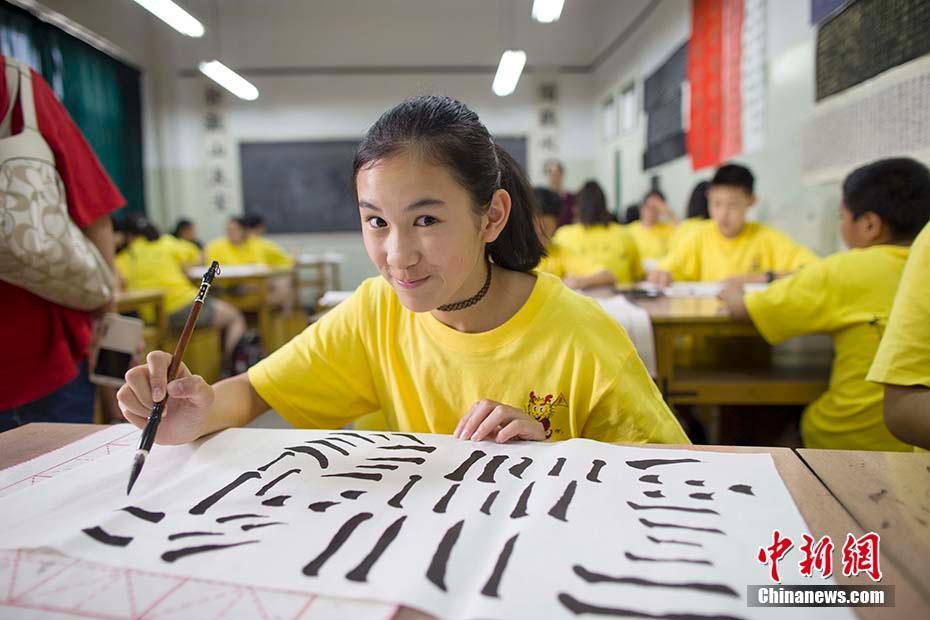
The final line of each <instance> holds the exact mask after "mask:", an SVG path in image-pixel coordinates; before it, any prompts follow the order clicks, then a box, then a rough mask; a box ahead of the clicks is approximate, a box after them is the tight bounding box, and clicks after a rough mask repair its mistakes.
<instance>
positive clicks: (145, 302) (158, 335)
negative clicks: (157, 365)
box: [116, 289, 168, 353]
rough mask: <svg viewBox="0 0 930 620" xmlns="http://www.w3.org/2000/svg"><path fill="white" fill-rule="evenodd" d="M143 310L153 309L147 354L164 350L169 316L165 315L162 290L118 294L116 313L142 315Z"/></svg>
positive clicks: (148, 328)
mask: <svg viewBox="0 0 930 620" xmlns="http://www.w3.org/2000/svg"><path fill="white" fill-rule="evenodd" d="M143 308H153V309H154V313H155V321H154V323H153V324H152V325H151V326H150V327H147V328H146V331H145V332H144V333H145V347H146V353H148V352H149V351H154V350H155V349H163V348H164V346H165V339H166V338H167V337H168V315H167V313H165V294H164V291H162V290H160V289H139V290H135V291H120V292H118V293H117V294H116V311H117V312H119V313H120V314H129V313H135V314H137V315H138V314H140V310H142V309H143Z"/></svg>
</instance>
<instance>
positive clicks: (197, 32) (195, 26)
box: [136, 0, 203, 37]
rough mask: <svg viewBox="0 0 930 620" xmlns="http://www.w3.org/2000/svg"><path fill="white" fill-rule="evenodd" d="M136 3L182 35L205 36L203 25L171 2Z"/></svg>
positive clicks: (142, 0) (169, 0) (154, 0)
mask: <svg viewBox="0 0 930 620" xmlns="http://www.w3.org/2000/svg"><path fill="white" fill-rule="evenodd" d="M136 3H138V4H139V5H141V6H142V8H144V9H145V10H146V11H148V12H149V13H151V14H152V15H154V16H155V17H157V18H158V19H160V20H162V21H163V22H165V23H166V24H168V25H169V26H171V27H172V28H174V29H175V30H177V31H178V32H180V33H181V34H186V35H187V36H189V37H202V36H203V24H201V23H200V22H199V21H197V18H196V17H194V16H193V15H191V14H190V13H188V12H187V11H185V10H184V9H182V8H181V7H179V6H178V5H177V4H175V3H174V2H172V1H171V0H136Z"/></svg>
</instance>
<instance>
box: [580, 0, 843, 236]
mask: <svg viewBox="0 0 930 620" xmlns="http://www.w3.org/2000/svg"><path fill="white" fill-rule="evenodd" d="M809 9H810V3H809V0H769V1H768V2H767V3H766V11H767V41H766V48H767V49H766V55H767V67H766V71H767V81H766V85H767V99H766V142H765V146H764V148H762V149H761V150H759V151H757V152H753V153H744V154H741V155H738V156H736V157H734V158H733V159H734V160H735V161H738V162H742V163H745V164H746V165H748V166H749V167H750V168H751V169H752V170H753V173H754V174H755V176H756V193H757V195H758V196H759V200H760V202H759V205H758V207H757V208H756V209H755V214H754V217H755V218H757V219H759V220H763V221H766V222H768V223H770V224H772V225H774V226H776V227H778V228H780V229H782V230H784V231H785V232H787V233H788V234H790V235H791V236H792V237H794V238H795V239H796V240H797V241H799V242H801V243H804V244H806V245H808V246H810V247H812V248H813V249H815V250H816V251H818V252H820V253H829V252H832V251H834V250H836V249H838V239H837V233H836V221H837V211H836V209H837V208H838V207H839V186H838V184H837V183H830V184H825V185H822V186H815V187H805V186H803V185H802V183H801V168H800V161H801V139H800V127H801V122H802V121H803V120H804V119H805V118H806V117H807V116H808V115H810V114H811V112H812V111H813V108H814V43H815V38H814V34H815V31H814V28H813V27H812V26H811V25H810V23H809V22H810V19H809V13H808V12H809ZM690 13H691V8H690V3H689V2H682V1H677V0H676V1H670V2H661V3H660V4H659V6H658V8H657V9H656V10H655V12H654V13H653V14H652V15H651V16H650V18H649V19H648V20H647V21H646V22H645V23H644V25H643V26H642V27H641V28H640V29H639V31H638V32H637V34H636V35H635V36H634V37H632V38H631V39H630V40H629V41H628V42H627V43H626V44H625V45H624V46H623V47H622V48H621V49H620V50H619V51H618V53H617V54H616V55H615V56H614V58H613V59H611V61H610V62H607V63H605V65H604V66H603V67H601V68H600V70H599V71H597V73H596V74H595V76H594V77H595V81H596V85H595V87H594V88H595V92H596V93H597V102H596V103H595V106H596V108H599V102H600V101H602V100H603V99H605V98H606V96H607V94H608V93H610V92H618V91H619V89H620V88H622V87H623V86H624V85H625V84H627V83H628V82H629V81H631V80H636V82H637V88H638V89H639V91H638V92H639V96H640V100H641V98H642V83H643V79H644V77H645V76H647V75H649V74H650V73H651V72H652V71H653V70H654V69H655V68H656V67H657V66H659V65H660V64H661V63H662V62H663V61H664V60H665V59H666V58H667V57H668V56H669V55H670V54H671V52H673V51H674V50H675V49H676V48H677V47H678V46H679V45H680V44H681V43H682V42H684V41H685V40H687V39H688V38H689V36H690V31H691V24H690V21H691V15H690ZM645 129H646V128H645V118H644V117H642V116H641V118H640V119H639V123H638V127H637V129H636V130H635V131H634V132H632V133H630V134H628V135H626V136H622V137H620V138H619V139H617V140H614V141H612V142H610V143H607V144H605V143H604V142H603V140H601V139H599V140H598V142H599V145H598V148H597V152H598V157H597V169H598V177H599V179H600V180H601V182H602V183H603V185H604V187H605V189H609V190H610V191H611V192H612V191H613V153H614V151H615V150H616V149H620V151H621V153H622V172H621V179H622V182H621V186H622V195H621V200H622V204H624V205H625V204H628V203H633V202H636V201H638V200H639V199H640V198H641V196H642V195H643V193H644V192H645V191H647V190H648V189H649V180H650V177H651V176H652V175H658V176H659V177H660V182H661V187H662V189H663V190H664V191H665V193H666V194H667V196H668V198H669V201H670V203H671V204H672V206H673V208H674V209H676V211H678V212H679V213H682V212H683V211H684V208H685V204H686V202H687V199H688V196H689V195H690V192H691V188H692V187H693V186H694V184H695V183H696V182H697V181H699V180H703V179H707V178H709V177H710V176H711V175H712V174H713V169H704V170H692V169H691V161H690V158H688V157H683V158H679V159H676V160H674V161H672V162H668V163H666V164H663V165H661V166H657V167H655V168H654V169H651V170H650V171H648V173H646V172H644V171H643V170H642V153H643V150H644V148H645V135H646V134H645Z"/></svg>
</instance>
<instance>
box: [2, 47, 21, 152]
mask: <svg viewBox="0 0 930 620" xmlns="http://www.w3.org/2000/svg"><path fill="white" fill-rule="evenodd" d="M6 90H7V95H8V97H7V101H8V102H9V103H8V104H7V108H6V114H5V115H4V116H3V121H0V138H7V137H9V135H10V125H11V124H12V123H13V109H14V108H15V107H16V100H17V98H18V97H19V69H18V68H17V67H16V66H15V65H14V64H12V63H10V61H9V60H7V63H6Z"/></svg>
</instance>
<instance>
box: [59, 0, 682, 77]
mask: <svg viewBox="0 0 930 620" xmlns="http://www.w3.org/2000/svg"><path fill="white" fill-rule="evenodd" d="M658 1H659V0H566V1H565V8H564V10H563V12H562V17H561V19H560V20H559V21H557V22H555V23H554V24H540V23H537V22H535V21H533V20H532V19H531V17H530V10H531V6H532V0H390V1H386V0H176V2H178V3H179V4H181V5H182V6H183V7H184V8H185V9H187V10H188V12H190V13H191V14H193V15H194V16H195V17H197V18H198V19H199V20H200V21H201V22H202V23H203V24H204V26H205V28H206V34H205V36H204V37H202V38H200V39H191V38H188V37H185V36H183V35H181V34H179V33H177V32H175V31H174V30H172V29H171V28H170V27H168V26H167V25H166V24H164V23H163V22H161V21H159V20H158V19H157V18H155V17H154V16H152V15H150V14H149V13H148V12H147V11H145V10H144V9H143V8H142V7H140V6H139V5H137V4H136V3H135V2H132V0H81V1H80V2H75V0H42V3H43V4H45V5H46V6H48V7H49V8H52V9H54V10H56V11H58V12H60V13H62V14H64V15H66V16H67V17H69V18H71V19H73V20H74V21H76V22H78V23H80V24H81V25H83V26H85V27H87V28H89V29H90V30H92V31H94V32H96V33H97V34H99V35H101V36H103V37H104V38H107V39H109V40H110V41H112V42H113V43H114V44H115V45H117V46H118V47H120V48H122V49H123V50H125V51H126V55H127V56H128V57H129V59H130V60H133V61H134V62H135V63H136V64H140V65H142V66H149V65H151V64H153V63H170V64H172V65H175V66H176V68H177V69H178V70H181V71H183V70H193V69H195V67H196V64H197V62H198V61H200V60H203V59H205V58H219V59H221V60H222V61H223V62H224V63H226V64H227V65H229V66H232V67H235V68H239V69H250V70H254V71H256V72H260V71H270V72H275V71H278V72H295V73H300V72H346V71H352V70H356V71H362V72H364V71H366V70H368V69H371V68H382V69H394V70H400V71H403V70H405V69H406V70H424V69H432V70H437V71H442V70H448V71H449V72H453V73H454V72H455V71H456V70H460V71H477V70H482V71H485V70H489V68H490V69H493V68H494V67H496V65H497V62H498V60H499V59H500V55H501V53H502V52H503V51H504V50H505V49H523V50H525V51H526V52H527V56H528V59H527V63H528V65H529V67H530V68H561V69H562V70H567V71H575V72H584V71H587V70H589V69H590V68H591V65H592V62H594V61H595V60H596V59H598V58H599V57H603V53H604V51H605V50H607V49H608V48H609V47H610V46H611V43H612V42H613V41H615V40H616V39H617V37H618V36H620V35H621V33H623V32H624V30H625V29H627V28H628V27H630V25H631V24H632V23H633V22H634V21H635V20H637V17H638V16H640V15H641V14H642V13H643V12H644V11H648V10H650V9H651V8H652V5H653V3H654V2H658ZM674 1H677V0H674Z"/></svg>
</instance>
